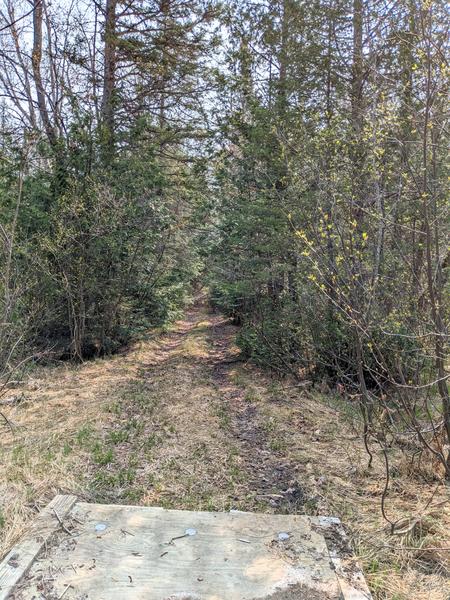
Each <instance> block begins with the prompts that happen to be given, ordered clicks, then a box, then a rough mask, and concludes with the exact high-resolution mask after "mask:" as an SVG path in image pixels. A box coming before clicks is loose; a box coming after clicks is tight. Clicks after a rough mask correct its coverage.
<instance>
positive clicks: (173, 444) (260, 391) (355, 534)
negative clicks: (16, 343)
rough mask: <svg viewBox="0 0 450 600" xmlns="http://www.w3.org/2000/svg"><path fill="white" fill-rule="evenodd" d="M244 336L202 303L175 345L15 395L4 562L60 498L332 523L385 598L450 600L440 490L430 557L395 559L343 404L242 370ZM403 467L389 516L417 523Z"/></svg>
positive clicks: (2, 492)
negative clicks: (336, 520)
mask: <svg viewBox="0 0 450 600" xmlns="http://www.w3.org/2000/svg"><path fill="white" fill-rule="evenodd" d="M236 331H237V330H236V328H235V327H234V326H233V325H232V324H231V323H230V322H229V320H227V319H225V318H224V317H223V316H221V315H219V314H215V313H213V312H212V311H211V310H210V309H209V308H208V307H207V306H206V304H205V303H204V302H203V301H202V300H199V301H198V302H197V303H196V304H195V305H194V306H193V307H191V308H190V309H189V310H188V311H187V313H186V316H185V317H184V318H183V319H182V320H180V321H178V322H177V323H175V324H174V326H173V327H171V329H170V330H169V331H168V332H167V333H162V334H153V335H151V336H149V337H148V339H146V340H143V341H141V342H139V343H137V344H136V345H135V346H134V347H132V348H129V349H127V350H126V351H124V352H123V353H121V354H118V355H116V356H114V357H110V358H105V359H98V360H96V361H93V362H89V363H85V364H83V365H80V366H73V365H69V364H66V365H59V366H57V367H54V368H48V367H47V368H42V369H40V370H39V371H37V372H35V373H34V374H33V375H32V376H31V377H30V378H29V380H28V381H27V382H26V383H24V384H22V385H20V386H18V387H17V388H16V389H14V390H11V395H10V398H9V400H10V401H11V402H10V403H9V404H8V405H7V408H6V410H7V413H8V417H9V418H10V419H11V420H12V421H13V422H14V423H16V426H17V427H16V430H15V433H14V435H11V434H10V433H9V432H8V431H2V435H1V437H0V465H1V467H2V468H1V469H0V555H1V554H3V553H4V552H5V551H6V550H7V549H8V548H9V547H10V546H11V545H12V543H13V542H14V541H15V540H16V539H17V537H18V536H19V535H20V534H21V533H22V532H23V530H24V528H25V527H26V526H27V525H28V523H29V521H30V519H31V518H33V516H34V515H35V513H36V510H37V509H39V507H41V506H43V505H44V504H45V503H46V502H48V501H49V500H50V498H51V497H52V496H53V495H54V494H56V493H58V492H75V493H76V494H78V495H79V496H80V497H83V498H86V499H87V500H95V501H100V502H118V503H131V504H148V505H159V506H166V507H168V508H180V509H193V510H219V511H220V510H229V509H231V508H235V509H240V510H258V511H266V512H296V513H299V512H300V513H301V512H304V513H308V514H328V515H335V516H338V517H341V518H342V519H343V521H344V522H345V523H346V525H347V526H348V528H349V531H350V533H351V536H352V539H353V543H354V547H355V549H356V551H357V552H358V554H359V556H360V560H361V562H362V563H363V566H364V567H365V569H366V575H367V579H368V581H369V583H370V584H372V587H373V589H374V590H375V591H376V598H377V599H378V598H379V599H380V600H381V599H383V600H384V599H387V598H398V599H406V598H413V597H414V599H415V600H422V599H423V600H425V599H427V600H448V594H446V592H445V590H446V589H447V584H448V579H447V572H448V569H449V563H448V558H449V556H448V552H445V551H443V552H441V551H436V548H437V547H438V546H439V545H443V546H444V547H445V546H448V539H447V536H448V529H447V525H448V523H450V514H449V505H448V504H445V500H446V499H447V500H448V496H446V493H445V490H442V492H441V491H440V490H439V491H438V492H437V493H436V495H435V497H434V501H433V503H432V505H430V507H429V508H428V512H429V513H430V515H431V517H430V519H429V520H424V522H423V524H422V525H421V527H422V529H421V531H422V532H423V533H421V534H420V535H422V536H423V537H422V538H417V539H416V538H415V539H411V540H406V542H405V545H408V546H411V545H417V546H419V545H420V544H421V545H422V548H425V550H422V551H421V552H420V554H417V553H416V554H415V555H413V554H411V553H407V552H405V551H403V550H402V551H401V552H399V551H396V550H395V547H394V549H392V548H391V547H392V544H393V541H392V539H391V538H389V535H388V533H386V529H385V523H384V522H383V520H382V518H381V514H380V510H379V505H380V498H381V494H382V491H383V487H384V478H383V464H382V460H381V456H376V461H375V466H374V469H373V470H371V471H370V472H369V471H367V469H366V465H367V462H366V460H367V459H366V456H365V453H364V449H363V445H362V443H361V439H360V437H359V435H358V434H357V432H356V431H355V430H354V429H352V426H351V414H352V411H351V410H349V405H348V403H347V404H344V403H343V402H341V403H339V399H336V398H334V399H333V398H332V397H329V398H325V397H324V396H323V395H321V394H319V393H318V392H316V391H314V390H306V389H305V388H303V387H299V386H298V385H296V384H295V382H291V381H279V380H276V379H271V377H270V375H269V374H267V373H263V372H262V371H260V370H258V369H257V368H256V367H254V366H252V365H251V364H247V363H246V362H243V361H242V359H241V357H240V355H239V351H238V349H237V348H236V346H235V345H234V338H235V334H236ZM332 401H333V402H336V404H335V405H333V404H332V403H331V402H332ZM350 409H351V407H350ZM353 412H355V411H353ZM396 469H397V475H396V478H395V481H394V482H393V486H395V489H393V492H395V493H392V494H391V495H390V496H389V505H388V510H389V512H390V516H391V518H392V519H396V518H400V517H402V516H407V515H411V514H420V510H421V509H422V507H423V505H424V499H427V498H428V497H429V495H430V488H429V486H428V485H426V484H425V483H424V482H423V480H422V479H420V478H415V479H412V478H411V474H410V473H409V472H407V471H402V469H405V466H404V465H402V463H401V461H399V462H398V463H396ZM402 473H404V474H402ZM434 505H436V507H437V512H436V515H438V517H439V518H437V517H435V514H434V513H433V506H434ZM446 539H447V542H446V541H445V540H446ZM383 544H386V547H385V548H386V549H385V550H381V548H382V546H383ZM427 546H428V547H429V548H430V549H429V550H428V549H427Z"/></svg>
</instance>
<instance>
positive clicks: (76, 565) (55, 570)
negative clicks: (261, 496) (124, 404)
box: [14, 502, 340, 600]
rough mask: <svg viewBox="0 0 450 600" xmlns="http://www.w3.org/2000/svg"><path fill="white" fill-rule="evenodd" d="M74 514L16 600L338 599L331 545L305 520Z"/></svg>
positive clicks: (135, 510) (87, 507) (80, 506)
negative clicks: (72, 525)
mask: <svg viewBox="0 0 450 600" xmlns="http://www.w3.org/2000/svg"><path fill="white" fill-rule="evenodd" d="M71 516H73V517H75V518H76V523H77V526H76V531H75V532H74V535H73V536H72V537H71V536H68V535H67V534H65V533H64V532H63V531H62V532H60V533H58V536H59V542H58V545H57V546H56V545H55V544H53V545H52V548H50V549H49V551H48V552H47V553H46V555H45V556H44V557H42V558H40V560H39V561H37V562H36V564H35V565H33V567H32V569H30V572H29V574H28V576H27V577H26V578H25V580H23V582H22V584H21V585H20V586H19V587H18V590H17V593H16V595H15V596H14V598H15V599H17V600H31V599H32V598H34V597H37V598H40V595H39V593H40V592H42V590H44V595H45V597H46V598H59V597H60V595H61V594H64V596H63V597H64V600H80V599H84V600H87V599H89V600H131V599H133V600H144V599H145V600H169V599H170V600H172V599H177V600H182V599H184V600H200V599H201V600H253V599H257V598H272V597H273V598H274V599H278V598H280V599H281V598H286V599H288V598H297V597H298V598H309V597H311V598H312V597H320V598H321V600H338V599H339V598H340V588H339V584H338V582H337V579H336V575H335V573H334V571H333V569H332V568H331V566H330V557H329V555H328V549H327V546H326V544H325V540H324V538H323V536H322V535H320V534H319V533H316V532H314V531H313V530H312V528H311V524H310V521H309V519H308V518H307V517H305V516H298V515H270V514H251V513H242V512H236V513H231V514H230V513H204V512H188V511H172V510H170V511H168V510H164V509H161V508H148V507H130V506H111V505H98V504H86V503H81V502H80V503H77V504H76V505H75V507H74V509H73V510H72V512H71ZM189 529H190V530H195V535H190V536H189V535H186V534H185V532H186V530H189ZM280 533H288V534H289V539H288V540H286V541H280V540H279V537H278V536H279V534H280ZM48 574H51V577H48ZM280 594H281V595H280ZM308 594H309V595H308ZM312 594H316V596H313V595H312ZM317 594H318V596H317Z"/></svg>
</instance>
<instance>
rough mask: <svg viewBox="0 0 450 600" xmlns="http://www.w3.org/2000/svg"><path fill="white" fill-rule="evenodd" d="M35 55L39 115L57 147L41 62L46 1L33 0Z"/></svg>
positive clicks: (33, 64) (33, 59)
mask: <svg viewBox="0 0 450 600" xmlns="http://www.w3.org/2000/svg"><path fill="white" fill-rule="evenodd" d="M33 1H34V4H33V6H34V10H33V53H32V57H31V62H32V66H33V76H34V83H35V86H36V96H37V105H38V109H39V114H40V117H41V120H42V124H43V126H44V130H45V133H46V134H47V138H48V141H49V142H50V144H51V145H52V146H53V147H55V146H56V144H57V141H58V139H57V135H56V131H55V128H54V127H53V125H52V123H51V121H50V116H49V113H48V110H47V102H46V97H45V89H44V84H43V82H42V75H41V62H42V15H43V4H44V0H33Z"/></svg>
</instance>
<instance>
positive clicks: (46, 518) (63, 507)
mask: <svg viewBox="0 0 450 600" xmlns="http://www.w3.org/2000/svg"><path fill="white" fill-rule="evenodd" d="M76 501H77V498H76V496H68V495H67V496H65V495H64V496H63V495H59V496H55V498H53V500H52V501H51V502H50V504H48V505H47V506H46V507H45V508H44V510H43V511H42V512H41V513H39V515H38V516H37V518H36V519H35V521H34V522H33V524H32V525H31V527H30V529H29V530H28V532H27V534H26V535H25V537H24V538H22V540H21V541H20V542H19V543H18V544H16V545H15V546H14V547H13V548H12V549H11V550H10V552H9V553H8V554H7V555H6V556H5V558H4V559H3V561H2V562H1V563H0V600H7V598H9V597H10V595H11V593H12V591H13V590H14V588H15V586H16V585H17V584H18V582H19V581H20V580H21V579H22V578H23V577H24V576H25V575H26V574H27V573H28V571H29V569H30V567H31V566H32V564H33V562H34V560H35V558H36V556H37V555H38V553H39V552H40V551H41V550H42V548H43V547H44V546H45V544H47V543H48V541H49V540H50V537H51V536H52V535H53V534H54V533H55V532H56V531H57V530H58V529H59V528H60V527H61V524H60V522H59V520H58V517H59V519H61V520H63V519H64V518H65V517H66V516H67V514H68V513H69V511H70V510H71V509H72V507H73V506H74V504H75V502H76ZM56 515H58V516H56Z"/></svg>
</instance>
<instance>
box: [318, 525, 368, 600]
mask: <svg viewBox="0 0 450 600" xmlns="http://www.w3.org/2000/svg"><path fill="white" fill-rule="evenodd" d="M312 522H315V529H316V530H317V531H321V532H323V535H324V537H325V539H327V538H328V539H330V538H334V539H335V543H334V544H333V542H331V541H328V542H327V546H328V551H329V554H330V558H331V562H332V563H333V565H334V569H335V572H336V577H337V579H338V582H339V585H340V587H341V592H342V600H372V595H371V593H370V591H369V588H368V586H367V583H366V580H365V578H364V574H363V572H362V570H361V567H360V566H359V565H358V563H357V561H356V560H355V559H354V558H353V557H350V558H349V559H348V560H347V561H345V560H343V559H342V557H341V556H340V550H342V548H343V547H344V546H347V547H348V546H349V542H348V538H347V534H346V533H345V531H344V528H343V527H342V523H341V521H340V519H337V518H335V517H317V518H315V519H312Z"/></svg>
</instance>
